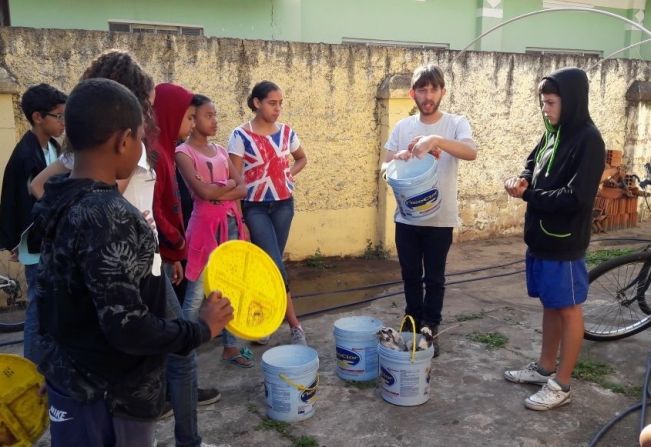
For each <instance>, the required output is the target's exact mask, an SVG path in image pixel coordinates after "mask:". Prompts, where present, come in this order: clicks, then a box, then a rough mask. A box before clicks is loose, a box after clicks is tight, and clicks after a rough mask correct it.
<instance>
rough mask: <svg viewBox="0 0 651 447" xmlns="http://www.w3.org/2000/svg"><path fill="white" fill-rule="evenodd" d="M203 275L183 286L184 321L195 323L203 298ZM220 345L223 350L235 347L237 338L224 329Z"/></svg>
mask: <svg viewBox="0 0 651 447" xmlns="http://www.w3.org/2000/svg"><path fill="white" fill-rule="evenodd" d="M203 278H204V277H203V273H202V274H201V276H200V277H199V279H197V280H196V281H190V280H189V279H188V280H187V284H186V286H185V299H184V300H183V316H184V318H185V319H186V320H190V321H197V320H198V319H199V309H200V308H201V303H202V302H203V299H204V297H205V295H204V292H203V281H204V279H203ZM222 344H223V345H224V348H235V347H237V338H236V337H235V336H234V335H233V334H231V333H230V332H228V331H227V330H226V329H224V330H223V331H222Z"/></svg>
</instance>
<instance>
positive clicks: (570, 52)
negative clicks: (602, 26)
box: [524, 47, 603, 57]
mask: <svg viewBox="0 0 651 447" xmlns="http://www.w3.org/2000/svg"><path fill="white" fill-rule="evenodd" d="M524 52H525V53H527V54H538V55H541V56H543V55H546V54H564V55H567V56H598V57H602V56H603V51H600V50H574V49H570V48H535V47H527V48H526V49H525V51H524Z"/></svg>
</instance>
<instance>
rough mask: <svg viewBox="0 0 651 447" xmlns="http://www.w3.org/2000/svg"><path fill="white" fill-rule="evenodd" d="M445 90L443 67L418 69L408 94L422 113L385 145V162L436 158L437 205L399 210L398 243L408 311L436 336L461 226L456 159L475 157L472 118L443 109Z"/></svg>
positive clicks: (401, 125)
mask: <svg viewBox="0 0 651 447" xmlns="http://www.w3.org/2000/svg"><path fill="white" fill-rule="evenodd" d="M445 93H446V91H445V79H444V77H443V72H442V71H441V69H440V68H438V67H437V66H435V65H425V66H422V67H419V68H417V69H416V71H415V72H414V75H413V76H412V79H411V88H410V90H409V96H410V97H411V98H412V99H413V100H414V101H415V102H416V106H417V107H418V111H419V113H417V114H415V115H413V116H410V117H408V118H404V119H403V120H401V121H399V122H398V124H396V127H395V128H394V129H393V131H392V132H391V136H390V137H389V140H388V141H387V143H386V145H385V146H384V147H385V149H387V154H386V161H387V162H388V161H391V160H393V159H402V160H406V159H409V158H411V157H418V158H421V157H422V156H423V155H425V154H426V153H430V154H432V155H434V157H436V158H437V159H438V168H437V171H438V178H439V185H438V187H439V196H440V205H439V210H438V211H437V212H436V213H435V214H433V215H432V216H431V217H428V218H426V219H423V220H418V221H414V220H410V218H409V217H408V216H403V215H402V214H401V213H400V211H399V210H396V214H395V222H396V247H397V249H398V259H399V260H400V267H401V271H402V280H403V283H404V290H405V299H406V301H407V306H406V308H405V313H406V314H407V315H411V316H412V317H413V318H414V320H415V321H416V322H417V324H418V326H419V327H420V328H422V327H425V326H426V327H429V328H430V329H431V330H432V332H433V333H434V334H435V335H436V334H438V326H439V324H440V323H441V310H442V308H443V295H444V292H445V262H446V258H447V255H448V251H449V249H450V245H451V244H452V230H453V228H454V227H456V226H458V225H459V210H458V202H457V176H458V164H459V160H469V161H470V160H474V159H476V158H477V146H476V144H475V142H474V140H473V139H472V130H471V129H470V124H469V123H468V120H467V119H466V118H465V117H464V116H461V115H454V114H452V113H446V112H443V111H441V110H440V109H439V106H440V105H441V101H442V100H443V98H444V97H445ZM423 270H424V273H425V274H424V275H423ZM423 282H424V283H425V288H424V290H423ZM434 340H435V343H434V349H435V352H434V356H437V355H438V354H439V346H438V337H436V338H435V339H434Z"/></svg>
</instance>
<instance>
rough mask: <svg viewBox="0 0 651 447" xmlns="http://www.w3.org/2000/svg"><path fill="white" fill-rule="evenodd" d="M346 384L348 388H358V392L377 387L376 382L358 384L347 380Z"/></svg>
mask: <svg viewBox="0 0 651 447" xmlns="http://www.w3.org/2000/svg"><path fill="white" fill-rule="evenodd" d="M344 384H345V386H346V387H347V388H357V389H358V390H368V389H372V388H373V389H374V388H375V387H377V381H376V380H367V381H364V382H358V381H355V380H346V381H345V382H344Z"/></svg>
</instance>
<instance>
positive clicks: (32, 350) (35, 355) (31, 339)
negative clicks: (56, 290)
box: [23, 264, 43, 365]
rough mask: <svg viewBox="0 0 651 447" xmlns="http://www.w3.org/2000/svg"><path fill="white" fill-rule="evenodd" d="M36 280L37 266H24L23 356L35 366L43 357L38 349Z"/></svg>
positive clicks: (39, 337)
mask: <svg viewBox="0 0 651 447" xmlns="http://www.w3.org/2000/svg"><path fill="white" fill-rule="evenodd" d="M37 278H38V264H34V265H26V266H25V280H26V281H27V310H26V311H25V330H24V331H25V332H24V335H23V337H24V342H23V343H24V344H23V356H24V357H25V358H27V359H29V360H31V361H32V362H34V363H36V364H37V365H38V364H39V362H40V361H41V358H42V357H43V352H42V351H41V348H40V339H41V336H40V335H39V333H38V304H37V302H36V280H37Z"/></svg>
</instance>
